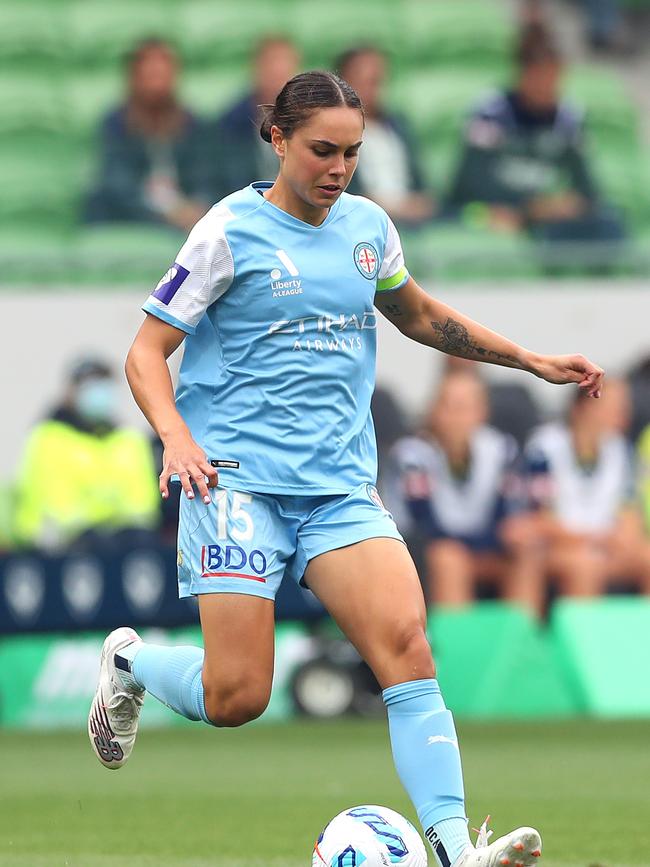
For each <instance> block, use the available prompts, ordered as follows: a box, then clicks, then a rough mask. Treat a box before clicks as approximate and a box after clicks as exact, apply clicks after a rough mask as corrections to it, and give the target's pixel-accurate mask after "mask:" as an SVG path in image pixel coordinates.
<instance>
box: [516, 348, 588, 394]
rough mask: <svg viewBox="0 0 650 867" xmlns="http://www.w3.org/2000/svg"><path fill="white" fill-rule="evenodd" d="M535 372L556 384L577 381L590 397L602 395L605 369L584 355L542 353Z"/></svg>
mask: <svg viewBox="0 0 650 867" xmlns="http://www.w3.org/2000/svg"><path fill="white" fill-rule="evenodd" d="M533 372H534V373H535V374H536V375H537V376H539V377H541V379H545V380H546V382H552V383H554V384H555V385H566V384H567V383H569V382H575V383H577V385H578V387H579V388H582V389H584V390H585V391H586V392H587V393H588V395H589V397H600V392H601V389H602V387H603V377H604V375H605V371H604V370H603V369H602V367H598V365H597V364H594V363H593V362H592V361H589V359H588V358H585V357H584V355H541V356H538V358H537V360H536V362H535V364H534V365H533Z"/></svg>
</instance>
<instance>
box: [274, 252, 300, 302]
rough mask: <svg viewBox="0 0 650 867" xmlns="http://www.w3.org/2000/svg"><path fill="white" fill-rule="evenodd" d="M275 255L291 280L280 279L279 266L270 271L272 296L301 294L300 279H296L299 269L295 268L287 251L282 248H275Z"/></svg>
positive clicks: (281, 296) (280, 296) (282, 296)
mask: <svg viewBox="0 0 650 867" xmlns="http://www.w3.org/2000/svg"><path fill="white" fill-rule="evenodd" d="M275 255H276V256H277V257H278V259H279V260H280V262H282V264H283V265H284V267H285V268H286V270H287V271H288V272H289V275H290V276H291V277H292V278H293V279H291V280H283V279H282V271H281V270H280V269H279V268H274V269H273V270H272V271H271V274H270V277H271V290H272V291H273V297H274V298H284V297H286V296H287V295H302V280H298V279H296V278H297V277H298V275H299V274H300V271H299V270H298V269H297V268H296V266H295V265H294V263H293V262H292V261H291V259H290V258H289V256H288V255H287V253H285V251H284V250H276V251H275Z"/></svg>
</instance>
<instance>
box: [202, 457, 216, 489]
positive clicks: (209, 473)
mask: <svg viewBox="0 0 650 867" xmlns="http://www.w3.org/2000/svg"><path fill="white" fill-rule="evenodd" d="M199 468H200V469H201V471H202V473H203V475H204V476H206V477H207V479H208V487H209V488H216V487H217V485H218V484H219V473H218V472H217V468H216V467H213V466H212V464H209V463H208V462H207V461H203V463H200V464H199Z"/></svg>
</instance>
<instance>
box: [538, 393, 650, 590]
mask: <svg viewBox="0 0 650 867" xmlns="http://www.w3.org/2000/svg"><path fill="white" fill-rule="evenodd" d="M629 418H630V399H629V391H628V387H627V385H626V384H625V383H624V382H623V381H622V380H615V379H609V380H607V382H606V385H605V387H604V389H603V393H602V397H601V398H600V400H593V399H591V398H589V397H587V396H586V393H585V392H583V391H576V396H575V399H574V402H573V405H572V406H571V408H570V411H569V418H568V422H567V423H553V424H547V425H543V426H542V427H540V428H539V429H538V430H537V431H536V433H534V434H533V436H532V437H531V439H530V442H529V444H528V446H527V448H526V464H527V475H528V482H529V491H530V495H531V499H532V501H533V503H534V504H535V505H536V506H537V508H538V509H539V510H540V513H539V528H540V532H541V535H542V537H543V538H544V539H545V543H546V546H545V547H546V562H545V567H544V568H545V573H546V577H547V578H549V579H554V580H555V582H557V589H558V590H559V592H560V593H561V594H563V595H566V596H596V595H599V594H601V593H603V592H604V591H605V590H606V589H607V586H608V584H609V583H612V582H617V583H619V584H621V582H622V584H623V586H625V587H627V586H628V585H629V584H631V583H633V584H634V585H635V586H636V588H638V589H640V590H641V591H642V592H644V593H650V542H649V541H648V539H647V537H646V536H645V535H644V532H643V525H642V519H641V514H640V510H639V508H638V502H637V500H636V492H635V479H634V466H633V461H632V453H631V449H630V446H629V444H628V442H627V440H626V438H625V436H624V432H625V431H626V430H627V427H628V425H629Z"/></svg>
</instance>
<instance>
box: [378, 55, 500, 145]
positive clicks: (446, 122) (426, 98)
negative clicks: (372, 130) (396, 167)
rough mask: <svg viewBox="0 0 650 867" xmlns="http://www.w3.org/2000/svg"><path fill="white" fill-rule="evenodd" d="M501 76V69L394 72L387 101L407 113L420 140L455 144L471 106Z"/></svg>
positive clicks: (490, 88) (488, 90) (421, 69)
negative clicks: (395, 73) (499, 70)
mask: <svg viewBox="0 0 650 867" xmlns="http://www.w3.org/2000/svg"><path fill="white" fill-rule="evenodd" d="M501 80H502V73H499V72H498V71H494V70H489V71H482V70H478V71H477V70H471V69H470V70H459V71H458V72H456V71H454V70H451V69H435V68H432V69H426V68H418V69H414V70H410V71H404V72H402V73H399V74H397V75H396V76H395V79H394V81H393V82H392V83H391V85H390V90H389V101H390V104H391V105H392V106H393V107H395V108H396V109H399V110H401V111H403V112H405V113H406V114H407V116H408V117H409V119H410V121H411V123H412V124H413V127H414V129H415V131H416V133H417V135H418V137H419V138H420V139H421V141H423V142H425V143H430V142H433V141H436V142H440V141H441V140H445V141H448V140H449V139H451V140H453V142H454V143H455V144H457V143H458V139H459V136H460V132H461V130H462V127H463V122H464V119H465V118H466V117H467V114H468V112H469V111H470V110H471V108H472V106H473V105H475V104H476V103H477V102H478V101H479V100H480V99H481V98H482V97H484V96H485V95H486V94H487V93H489V92H490V91H491V90H493V89H495V88H496V87H498V86H499V84H500V83H501Z"/></svg>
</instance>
